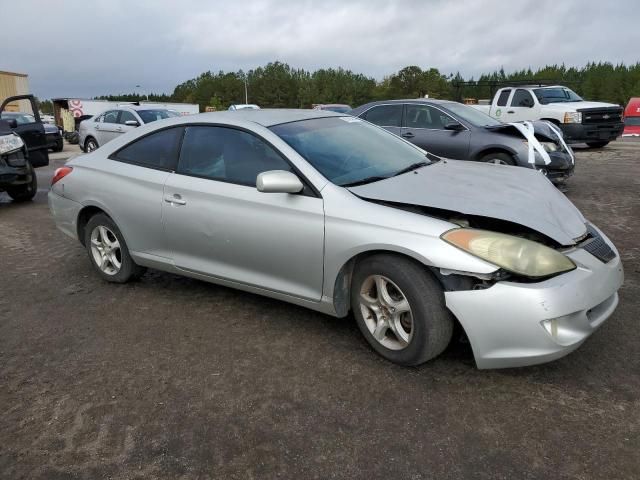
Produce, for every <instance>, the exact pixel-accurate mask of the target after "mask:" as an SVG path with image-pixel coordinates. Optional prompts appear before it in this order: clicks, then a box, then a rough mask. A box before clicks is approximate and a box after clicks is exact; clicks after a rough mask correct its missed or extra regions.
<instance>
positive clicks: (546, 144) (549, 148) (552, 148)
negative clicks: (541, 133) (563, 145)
mask: <svg viewBox="0 0 640 480" xmlns="http://www.w3.org/2000/svg"><path fill="white" fill-rule="evenodd" d="M540 144H541V145H542V147H543V148H544V149H545V150H546V151H547V152H549V153H551V152H556V151H558V150H559V148H558V145H557V144H555V143H553V142H540Z"/></svg>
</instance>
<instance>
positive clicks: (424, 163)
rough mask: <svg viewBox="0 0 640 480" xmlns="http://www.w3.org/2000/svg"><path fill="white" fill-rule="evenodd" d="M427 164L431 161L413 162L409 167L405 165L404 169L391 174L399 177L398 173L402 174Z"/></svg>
mask: <svg viewBox="0 0 640 480" xmlns="http://www.w3.org/2000/svg"><path fill="white" fill-rule="evenodd" d="M427 165H429V162H417V163H413V164H411V165H409V166H408V167H405V168H403V169H402V170H399V171H397V172H396V173H394V174H393V175H391V176H392V177H397V176H398V175H402V174H403V173H407V172H411V171H412V170H417V169H418V168H421V167H426V166H427Z"/></svg>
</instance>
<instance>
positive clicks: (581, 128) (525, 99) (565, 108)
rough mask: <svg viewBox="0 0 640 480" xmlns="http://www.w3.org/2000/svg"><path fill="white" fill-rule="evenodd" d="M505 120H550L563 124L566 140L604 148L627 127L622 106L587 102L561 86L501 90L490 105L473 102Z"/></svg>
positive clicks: (497, 117)
mask: <svg viewBox="0 0 640 480" xmlns="http://www.w3.org/2000/svg"><path fill="white" fill-rule="evenodd" d="M471 106H472V107H474V108H477V109H478V110H481V111H483V112H484V113H486V114H488V115H491V116H492V117H493V118H496V119H498V120H500V121H502V122H520V121H524V120H548V121H550V122H552V123H554V124H556V125H558V126H559V127H560V129H561V130H562V133H563V134H564V139H565V141H566V142H567V143H586V144H587V145H589V146H590V147H594V148H599V147H604V146H605V145H606V144H607V143H609V142H610V141H611V140H615V139H616V138H617V137H619V136H620V135H621V134H622V131H623V129H624V123H623V117H622V107H620V106H619V105H614V104H612V103H601V102H587V101H585V100H583V99H582V98H580V96H578V95H577V94H576V93H575V92H573V91H572V90H571V89H569V88H567V87H563V86H561V85H554V86H526V85H522V86H517V87H504V88H501V89H500V90H498V91H497V92H496V94H495V96H494V97H493V100H492V101H491V104H490V105H471Z"/></svg>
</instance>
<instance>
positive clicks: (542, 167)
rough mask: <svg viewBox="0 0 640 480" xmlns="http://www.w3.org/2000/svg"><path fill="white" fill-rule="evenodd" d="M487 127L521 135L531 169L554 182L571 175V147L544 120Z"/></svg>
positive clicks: (560, 181) (573, 165)
mask: <svg viewBox="0 0 640 480" xmlns="http://www.w3.org/2000/svg"><path fill="white" fill-rule="evenodd" d="M485 128H487V129H488V130H491V131H496V132H500V133H503V134H506V135H513V136H517V137H522V138H523V143H524V147H525V150H526V153H525V154H524V157H525V158H526V161H527V163H528V164H529V165H530V167H531V168H533V169H535V170H536V171H538V172H540V173H541V174H542V175H544V176H546V177H547V178H548V179H549V180H551V181H552V182H554V183H562V182H564V181H566V180H567V179H568V178H569V177H571V176H572V175H573V173H574V169H575V156H574V153H573V150H572V149H571V147H569V145H567V144H566V142H565V141H564V137H563V135H562V131H561V130H560V129H559V128H558V127H557V126H555V125H553V124H552V123H550V122H548V121H544V120H542V121H534V122H512V123H504V124H501V125H492V126H488V127H485Z"/></svg>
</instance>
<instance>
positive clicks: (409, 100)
mask: <svg viewBox="0 0 640 480" xmlns="http://www.w3.org/2000/svg"><path fill="white" fill-rule="evenodd" d="M397 103H401V104H402V103H422V104H425V105H447V104H452V103H458V102H454V101H451V100H438V99H435V98H403V99H396V100H378V101H375V102H369V103H365V104H364V105H360V106H359V107H356V108H354V109H353V110H351V112H350V113H351V114H352V115H356V116H357V115H360V114H361V113H363V112H365V111H366V110H369V109H370V108H373V107H375V106H376V105H394V104H397Z"/></svg>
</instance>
